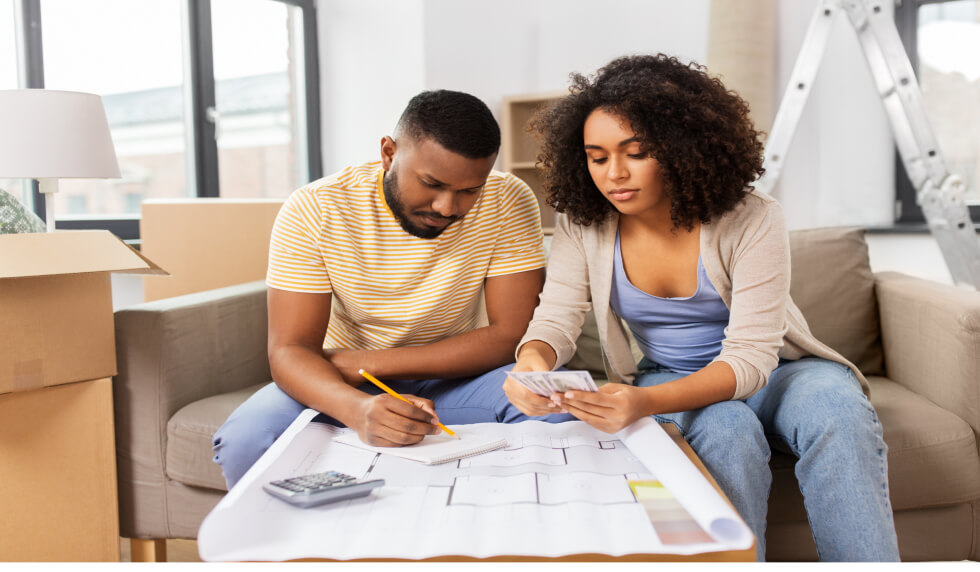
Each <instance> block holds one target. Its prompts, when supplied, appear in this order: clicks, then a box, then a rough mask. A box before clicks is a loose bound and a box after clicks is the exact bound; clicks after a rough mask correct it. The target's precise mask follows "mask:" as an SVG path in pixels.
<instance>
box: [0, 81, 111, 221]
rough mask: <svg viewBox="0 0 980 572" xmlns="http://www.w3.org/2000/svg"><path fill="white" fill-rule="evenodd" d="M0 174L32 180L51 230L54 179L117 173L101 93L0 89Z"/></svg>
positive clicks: (56, 181)
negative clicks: (41, 199) (38, 187)
mask: <svg viewBox="0 0 980 572" xmlns="http://www.w3.org/2000/svg"><path fill="white" fill-rule="evenodd" d="M0 177H3V178H11V179H37V182H38V185H39V186H40V190H41V192H42V193H45V201H44V202H45V220H46V221H47V230H48V232H54V196H53V193H56V192H57V191H58V179H114V178H119V177H120V175H119V163H118V162H117V161H116V151H115V148H114V147H113V145H112V137H111V136H110V134H109V122H108V121H107V120H106V115H105V108H104V107H103V106H102V98H101V97H99V96H98V95H95V94H92V93H81V92H77V91H56V90H49V89H12V90H0Z"/></svg>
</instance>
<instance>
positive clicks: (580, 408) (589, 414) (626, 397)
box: [561, 383, 650, 433]
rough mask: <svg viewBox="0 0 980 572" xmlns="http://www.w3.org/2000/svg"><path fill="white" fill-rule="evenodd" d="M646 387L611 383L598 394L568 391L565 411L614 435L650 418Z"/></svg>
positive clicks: (565, 398) (563, 401)
mask: <svg viewBox="0 0 980 572" xmlns="http://www.w3.org/2000/svg"><path fill="white" fill-rule="evenodd" d="M645 389H646V388H642V387H633V386H632V385H624V384H622V383H608V384H606V385H603V386H602V387H600V388H599V391H596V392H593V391H575V390H573V391H566V392H565V393H564V395H562V396H561V404H562V406H563V408H564V409H567V410H568V412H569V413H571V414H572V415H574V416H575V417H576V418H578V419H581V420H582V421H585V422H586V423H588V424H589V425H591V426H593V427H595V428H596V429H598V430H600V431H604V432H606V433H615V432H617V431H619V430H620V429H623V428H624V427H627V426H629V425H630V424H632V423H633V422H634V421H636V420H637V419H639V418H640V417H643V416H645V415H648V414H649V413H648V412H649V411H650V407H649V404H648V403H647V394H646V392H645V391H644V390H645Z"/></svg>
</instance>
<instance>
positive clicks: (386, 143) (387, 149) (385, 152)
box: [381, 135, 397, 171]
mask: <svg viewBox="0 0 980 572" xmlns="http://www.w3.org/2000/svg"><path fill="white" fill-rule="evenodd" d="M396 148H397V145H396V144H395V140H394V139H392V138H391V137H390V136H389V135H385V136H384V137H382V138H381V166H382V167H383V168H384V170H385V171H390V170H391V162H392V161H394V160H395V150H396Z"/></svg>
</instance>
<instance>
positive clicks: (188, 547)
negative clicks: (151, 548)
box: [119, 538, 202, 562]
mask: <svg viewBox="0 0 980 572" xmlns="http://www.w3.org/2000/svg"><path fill="white" fill-rule="evenodd" d="M119 553H120V561H122V562H131V561H132V557H131V556H130V550H129V539H128V538H120V539H119ZM201 561H202V560H201V557H200V556H198V555H197V541H196V540H168V541H167V562H201Z"/></svg>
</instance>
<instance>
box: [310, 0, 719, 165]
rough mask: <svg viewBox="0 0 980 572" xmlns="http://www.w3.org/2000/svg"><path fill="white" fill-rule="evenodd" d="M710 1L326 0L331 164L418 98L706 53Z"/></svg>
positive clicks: (358, 154) (510, 87)
mask: <svg viewBox="0 0 980 572" xmlns="http://www.w3.org/2000/svg"><path fill="white" fill-rule="evenodd" d="M709 6H710V3H709V0H688V1H685V2H683V3H680V2H676V1H673V0H620V1H618V2H614V3H602V4H597V3H596V2H594V1H590V0H497V1H495V2H474V1H460V0H408V1H405V0H319V2H318V5H317V13H318V19H319V30H318V31H319V36H320V67H321V72H322V77H321V90H322V93H323V117H324V121H323V141H324V148H323V163H324V172H327V173H329V172H332V171H334V170H337V169H340V168H342V167H344V166H346V165H349V164H352V163H356V162H359V161H364V160H368V159H373V158H376V157H377V156H378V153H379V150H378V141H379V140H380V138H381V137H382V136H383V135H387V134H390V132H391V130H392V128H393V127H394V125H395V122H396V121H397V119H398V115H399V114H400V112H401V110H402V108H403V107H404V105H405V103H406V102H407V101H408V99H409V98H410V97H411V96H413V95H415V94H416V93H417V92H419V91H422V90H425V89H455V90H460V91H466V92H469V93H472V94H474V95H476V96H477V97H479V98H481V99H482V100H484V101H485V102H486V103H487V105H488V106H489V107H490V109H491V110H492V111H493V112H494V114H495V115H497V117H498V119H499V118H500V111H501V109H500V103H501V98H502V97H503V96H505V95H513V94H520V93H530V92H541V91H556V90H564V89H566V88H567V86H568V74H569V72H572V71H579V72H583V73H591V72H593V71H595V70H596V69H597V68H598V67H600V66H601V65H602V64H604V63H606V62H608V61H609V60H611V59H613V58H614V57H616V56H620V55H624V54H629V53H640V52H658V51H663V52H667V53H671V54H673V55H676V56H678V57H680V58H682V59H685V60H690V59H693V60H697V61H703V60H704V59H705V56H706V54H707V33H708V8H709Z"/></svg>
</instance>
